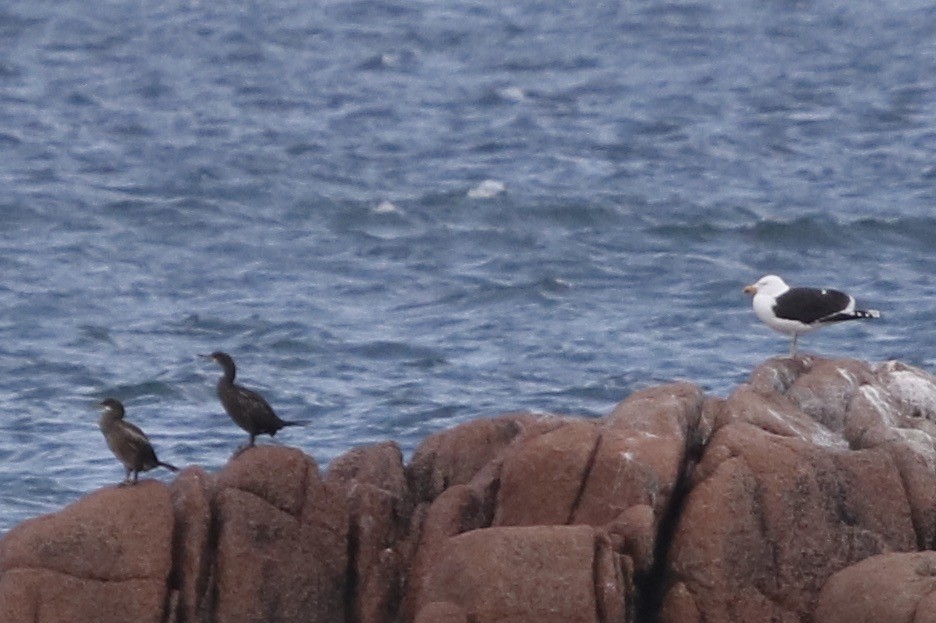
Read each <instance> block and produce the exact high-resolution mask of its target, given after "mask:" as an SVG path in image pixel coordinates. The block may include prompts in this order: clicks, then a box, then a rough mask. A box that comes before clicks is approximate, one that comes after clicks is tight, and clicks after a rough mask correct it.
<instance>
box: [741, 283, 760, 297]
mask: <svg viewBox="0 0 936 623" xmlns="http://www.w3.org/2000/svg"><path fill="white" fill-rule="evenodd" d="M741 291H742V292H744V293H745V294H757V285H756V284H753V283H752V284H751V285H749V286H744V288H743V289H742V290H741Z"/></svg>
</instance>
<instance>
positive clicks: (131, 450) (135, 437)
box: [98, 398, 179, 485]
mask: <svg viewBox="0 0 936 623" xmlns="http://www.w3.org/2000/svg"><path fill="white" fill-rule="evenodd" d="M99 406H100V407H101V419H100V420H98V424H99V425H100V427H101V432H102V433H104V439H106V440H107V447H108V448H110V449H111V452H113V453H114V456H116V457H117V458H118V459H120V462H121V463H123V464H124V467H125V468H126V469H127V477H126V478H125V479H124V481H123V482H122V483H121V484H127V483H130V484H134V485H135V484H136V483H137V476H138V475H139V473H140V472H148V471H149V470H151V469H155V468H157V467H165V468H166V469H168V470H171V471H173V472H177V471H179V468H177V467H176V466H175V465H170V464H169V463H163V462H162V461H160V460H159V459H157V458H156V452H155V451H154V450H153V446H152V444H150V441H149V439H148V438H147V436H146V434H145V433H144V432H143V431H142V430H140V428H139V427H138V426H135V425H133V424H131V423H130V422H127V421H126V420H124V419H123V418H124V413H125V411H124V406H123V404H121V402H120V401H119V400H117V399H115V398H105V399H104V400H103V401H102V402H101V403H100V405H99ZM131 473H132V474H133V480H132V481H131V480H130V474H131Z"/></svg>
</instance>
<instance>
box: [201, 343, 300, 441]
mask: <svg viewBox="0 0 936 623" xmlns="http://www.w3.org/2000/svg"><path fill="white" fill-rule="evenodd" d="M205 356H206V357H208V358H209V359H214V360H215V361H216V362H217V363H218V364H219V365H220V366H221V367H222V368H224V376H222V377H221V378H220V379H218V398H219V399H220V400H221V404H222V405H223V406H224V410H225V411H227V414H228V415H229V416H231V419H232V420H234V423H235V424H237V425H238V426H240V427H241V428H243V429H244V430H245V431H247V433H248V434H249V435H250V441H249V442H248V443H247V446H246V447H247V448H251V447H253V445H254V441H255V439H256V437H257V435H264V434H266V435H269V436H270V437H272V436H274V435H275V434H276V431H278V430H279V429H281V428H283V427H284V426H302V425H303V424H305V422H289V421H285V420H281V419H280V418H279V416H278V415H276V413H275V412H274V411H273V407H271V406H270V404H269V403H268V402H267V401H266V400H264V399H263V396H261V395H260V394H258V393H257V392H255V391H251V390H249V389H247V388H246V387H242V386H240V385H238V384H237V383H235V382H234V375H235V374H236V368H235V366H234V359H232V358H231V356H230V355H228V354H227V353H222V352H220V351H215V352H213V353H211V354H210V355H205Z"/></svg>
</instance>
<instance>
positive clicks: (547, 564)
mask: <svg viewBox="0 0 936 623" xmlns="http://www.w3.org/2000/svg"><path fill="white" fill-rule="evenodd" d="M424 573H425V576H424V577H423V578H422V587H423V589H422V592H421V594H420V596H419V600H418V606H417V610H418V611H420V615H419V617H421V618H423V619H429V617H428V616H426V615H423V614H422V612H421V611H422V609H423V608H427V607H430V608H437V606H435V605H434V604H437V603H440V602H441V603H451V604H457V605H458V606H460V607H461V608H462V609H463V610H464V612H465V613H466V614H467V617H468V620H470V621H474V622H476V623H495V622H498V623H500V622H510V623H549V622H556V623H605V622H608V623H610V622H611V621H622V620H623V616H624V612H625V609H626V603H625V602H626V598H627V595H628V592H629V578H628V577H626V575H625V570H624V569H623V568H622V567H621V566H620V561H619V558H618V557H616V556H615V554H614V553H613V552H612V551H611V548H610V543H609V541H608V540H607V538H606V537H603V536H602V535H601V533H600V532H597V531H596V530H595V529H594V528H592V527H591V526H531V527H500V528H487V529H481V530H473V531H469V532H465V533H463V534H460V535H457V536H454V537H451V538H449V539H447V540H446V542H445V543H444V544H443V546H442V547H441V548H440V550H439V551H438V554H437V556H435V557H434V558H433V559H432V561H431V562H430V563H429V565H428V566H427V567H426V569H425V571H424ZM419 617H418V618H419ZM429 620H431V619H429Z"/></svg>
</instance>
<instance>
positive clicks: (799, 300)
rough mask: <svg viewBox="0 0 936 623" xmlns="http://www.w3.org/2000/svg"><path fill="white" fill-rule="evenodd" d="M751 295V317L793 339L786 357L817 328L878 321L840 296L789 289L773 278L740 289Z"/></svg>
mask: <svg viewBox="0 0 936 623" xmlns="http://www.w3.org/2000/svg"><path fill="white" fill-rule="evenodd" d="M744 292H745V293H746V294H753V295H754V313H755V314H757V317H758V318H760V319H761V321H762V322H764V323H765V324H766V325H767V326H768V327H770V328H771V329H773V330H775V331H779V332H780V333H785V334H787V335H792V336H793V343H792V344H791V345H790V357H793V356H795V355H796V338H797V337H798V336H799V334H800V333H806V332H807V331H812V330H813V329H818V328H819V327H821V326H824V325H827V324H832V323H834V322H843V321H845V320H861V319H862V318H880V317H881V313H880V312H879V311H877V310H874V309H855V299H854V297H852V296H849V295H848V294H845V293H844V292H839V291H838V290H829V289H823V288H791V287H790V286H788V285H787V284H786V283H785V282H784V281H783V279H781V278H780V277H778V276H776V275H767V276H765V277H761V278H760V279H759V280H758V281H757V283H753V284H751V285H749V286H747V287H746V288H744Z"/></svg>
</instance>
